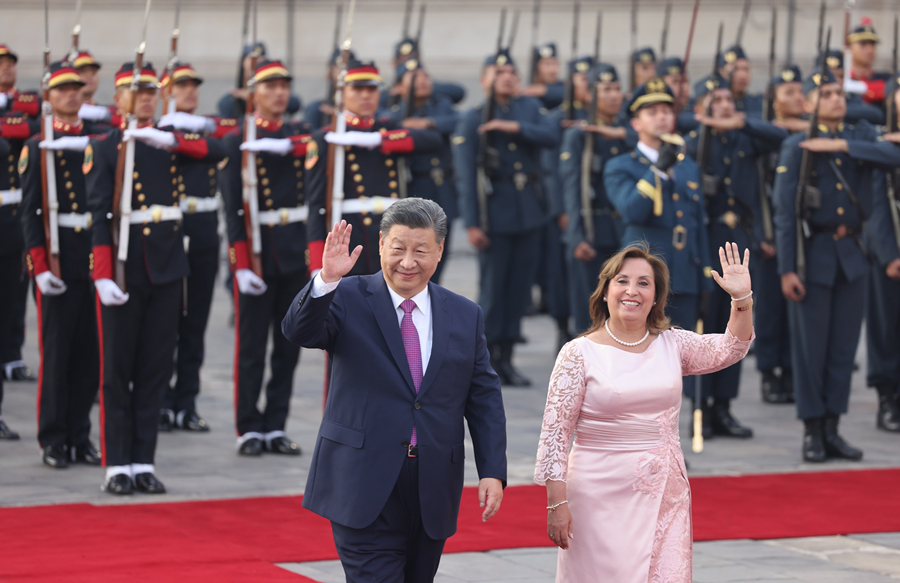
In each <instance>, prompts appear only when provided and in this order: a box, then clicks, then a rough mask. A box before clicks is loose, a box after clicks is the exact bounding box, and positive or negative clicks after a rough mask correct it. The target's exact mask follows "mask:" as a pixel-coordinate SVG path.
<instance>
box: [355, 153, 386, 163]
mask: <svg viewBox="0 0 900 583" xmlns="http://www.w3.org/2000/svg"><path fill="white" fill-rule="evenodd" d="M347 159H348V160H350V161H351V162H353V161H354V160H356V154H347ZM389 166H390V164H389Z"/></svg>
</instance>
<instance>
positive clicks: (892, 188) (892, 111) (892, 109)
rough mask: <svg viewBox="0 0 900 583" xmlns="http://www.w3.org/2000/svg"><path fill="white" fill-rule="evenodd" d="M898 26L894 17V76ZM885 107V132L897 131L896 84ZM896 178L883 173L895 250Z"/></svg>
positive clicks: (898, 230) (899, 233) (898, 219)
mask: <svg viewBox="0 0 900 583" xmlns="http://www.w3.org/2000/svg"><path fill="white" fill-rule="evenodd" d="M898 25H900V21H898V19H897V17H896V16H895V17H894V55H893V60H892V65H893V68H892V69H891V71H892V72H893V73H894V74H895V75H896V74H897V65H898V63H897V49H898ZM884 105H885V113H886V117H887V132H888V133H890V132H894V131H897V84H896V83H895V84H894V89H893V90H892V91H891V92H890V94H889V95H888V96H887V99H885V101H884ZM895 176H896V171H895V170H894V169H890V170H888V171H887V172H885V179H886V180H887V197H888V205H889V206H890V210H891V223H893V225H894V238H895V239H896V240H897V248H898V249H900V208H898V207H900V201H898V199H897V189H896V184H894V181H895Z"/></svg>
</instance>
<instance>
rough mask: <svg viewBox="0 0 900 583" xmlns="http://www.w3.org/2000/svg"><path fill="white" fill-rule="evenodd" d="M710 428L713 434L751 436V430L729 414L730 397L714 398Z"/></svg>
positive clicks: (743, 437) (745, 437)
mask: <svg viewBox="0 0 900 583" xmlns="http://www.w3.org/2000/svg"><path fill="white" fill-rule="evenodd" d="M711 421H712V429H713V433H714V434H715V435H721V436H724V437H738V438H740V439H748V438H750V437H753V430H752V429H750V428H749V427H744V426H743V425H741V424H740V423H738V420H737V419H735V418H734V416H733V415H732V414H731V400H730V399H718V398H717V399H714V400H713V406H712V420H711Z"/></svg>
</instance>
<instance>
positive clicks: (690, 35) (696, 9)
mask: <svg viewBox="0 0 900 583" xmlns="http://www.w3.org/2000/svg"><path fill="white" fill-rule="evenodd" d="M699 11H700V0H694V13H693V15H692V16H691V28H690V30H689V31H688V39H687V46H686V47H685V49H684V73H685V74H687V70H688V68H687V66H688V61H689V60H690V58H691V45H693V44H694V27H696V26H697V13H698V12H699Z"/></svg>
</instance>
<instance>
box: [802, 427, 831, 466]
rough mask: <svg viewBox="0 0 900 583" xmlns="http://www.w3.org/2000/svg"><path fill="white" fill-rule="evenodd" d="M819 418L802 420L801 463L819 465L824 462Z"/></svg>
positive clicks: (823, 443)
mask: <svg viewBox="0 0 900 583" xmlns="http://www.w3.org/2000/svg"><path fill="white" fill-rule="evenodd" d="M822 424H823V420H822V418H821V417H816V418H813V419H804V420H803V461H806V462H813V463H821V462H824V461H825V457H826V456H825V440H824V435H823V428H822Z"/></svg>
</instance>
